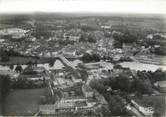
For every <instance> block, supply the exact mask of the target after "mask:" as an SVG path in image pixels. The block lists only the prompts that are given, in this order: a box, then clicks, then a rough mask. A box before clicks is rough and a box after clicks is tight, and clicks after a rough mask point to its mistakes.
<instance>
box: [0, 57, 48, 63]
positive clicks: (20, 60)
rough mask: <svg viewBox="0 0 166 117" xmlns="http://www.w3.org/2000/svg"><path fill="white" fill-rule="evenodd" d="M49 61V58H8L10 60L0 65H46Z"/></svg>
mask: <svg viewBox="0 0 166 117" xmlns="http://www.w3.org/2000/svg"><path fill="white" fill-rule="evenodd" d="M0 59H1V58H0ZM49 60H50V59H49V58H37V57H10V60H9V61H7V62H2V61H0V65H11V64H13V65H16V64H19V65H23V64H28V63H29V62H32V63H36V62H37V63H46V62H48V61H49Z"/></svg>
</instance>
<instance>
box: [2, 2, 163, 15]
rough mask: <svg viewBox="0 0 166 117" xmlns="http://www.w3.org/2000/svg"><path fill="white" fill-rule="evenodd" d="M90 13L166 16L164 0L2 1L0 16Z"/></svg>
mask: <svg viewBox="0 0 166 117" xmlns="http://www.w3.org/2000/svg"><path fill="white" fill-rule="evenodd" d="M36 12H42V13H66V14H67V13H68V14H71V13H75V14H76V13H79V14H80V13H82V14H84V13H90V14H92V13H93V14H159V15H166V1H164V0H123V1H121V0H88V1H87V0H54V1H53V0H1V1H0V14H32V13H36Z"/></svg>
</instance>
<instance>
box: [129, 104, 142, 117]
mask: <svg viewBox="0 0 166 117" xmlns="http://www.w3.org/2000/svg"><path fill="white" fill-rule="evenodd" d="M128 107H129V108H130V109H129V108H127V107H126V109H127V110H129V111H131V112H133V113H134V114H135V115H136V116H137V117H145V116H144V115H143V114H142V113H140V112H139V111H138V110H137V109H136V108H134V107H132V106H130V105H128Z"/></svg>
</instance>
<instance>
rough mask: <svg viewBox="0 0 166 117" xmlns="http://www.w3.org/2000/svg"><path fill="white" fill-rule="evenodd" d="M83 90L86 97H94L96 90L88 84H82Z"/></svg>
mask: <svg viewBox="0 0 166 117" xmlns="http://www.w3.org/2000/svg"><path fill="white" fill-rule="evenodd" d="M82 92H83V95H84V96H85V97H86V98H89V97H93V96H94V92H93V90H92V88H91V87H89V86H87V85H83V86H82Z"/></svg>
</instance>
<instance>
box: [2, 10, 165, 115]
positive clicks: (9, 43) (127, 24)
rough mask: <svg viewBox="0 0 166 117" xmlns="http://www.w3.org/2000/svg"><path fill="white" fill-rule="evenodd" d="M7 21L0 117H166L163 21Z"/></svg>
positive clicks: (65, 18)
mask: <svg viewBox="0 0 166 117" xmlns="http://www.w3.org/2000/svg"><path fill="white" fill-rule="evenodd" d="M0 17H1V19H0V116H1V115H4V116H20V115H23V116H60V117H61V116H64V117H70V116H71V117H73V116H78V117H80V116H88V117H91V116H93V117H108V116H137V117H153V116H157V117H163V116H166V111H165V109H166V104H165V101H166V96H165V94H166V85H165V84H166V71H165V70H166V48H165V45H166V27H165V22H164V20H165V19H164V18H163V17H162V16H158V15H157V16H153V17H152V16H145V17H143V16H139V15H138V16H137V15H131V16H120V15H119V16H116V15H115V16H102V15H101V16H99V15H96V16H95V15H92V16H91V15H87V16H86V15H85V16H84V15H83V16H81V15H80V16H79V15H78V16H77V17H76V16H74V15H73V16H72V14H71V15H70V16H69V15H66V16H65V14H64V15H60V14H51V15H50V14H45V13H43V14H42V13H36V14H35V15H30V14H28V15H22V14H17V15H3V14H2V15H0Z"/></svg>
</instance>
